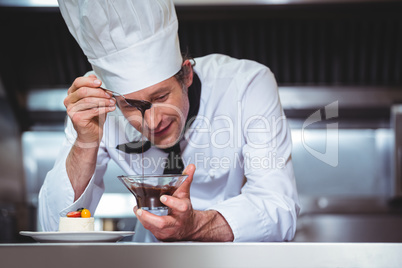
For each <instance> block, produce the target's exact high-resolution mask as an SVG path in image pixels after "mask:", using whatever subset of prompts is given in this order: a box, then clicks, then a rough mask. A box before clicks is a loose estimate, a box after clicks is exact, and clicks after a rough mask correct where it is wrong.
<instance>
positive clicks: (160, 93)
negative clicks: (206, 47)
mask: <svg viewBox="0 0 402 268" xmlns="http://www.w3.org/2000/svg"><path fill="white" fill-rule="evenodd" d="M187 80H189V79H187ZM191 83H192V74H191V81H190V82H189V83H188V82H186V84H185V87H184V88H183V86H182V85H181V84H180V83H179V82H178V81H177V79H176V78H175V77H171V78H169V79H167V80H165V81H162V82H160V83H158V84H156V85H153V86H150V87H148V88H145V89H142V90H140V91H137V92H134V93H130V94H127V95H124V96H125V97H126V98H127V99H135V100H146V101H149V102H151V103H152V107H151V109H149V110H146V111H145V115H144V126H142V116H141V113H140V111H138V109H137V108H134V107H131V106H129V105H128V104H127V103H126V102H125V101H124V99H123V98H122V97H116V99H117V102H118V105H119V107H120V110H121V111H122V113H123V115H124V116H125V117H126V118H127V120H128V121H129V122H130V124H131V125H132V126H134V127H135V128H136V129H137V130H138V131H140V132H142V133H143V134H144V135H145V136H146V137H147V139H148V140H150V141H151V142H152V143H153V144H155V145H156V146H158V147H160V148H168V147H171V146H173V145H174V144H175V143H176V142H177V141H178V138H179V137H180V134H181V132H182V130H183V128H184V126H185V122H186V119H187V115H188V111H189V101H188V95H187V90H188V86H190V85H191ZM142 127H143V129H142Z"/></svg>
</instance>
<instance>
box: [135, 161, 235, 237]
mask: <svg viewBox="0 0 402 268" xmlns="http://www.w3.org/2000/svg"><path fill="white" fill-rule="evenodd" d="M194 172H195V166H194V165H193V164H190V165H188V166H187V168H186V169H185V171H184V172H183V174H185V175H188V178H187V179H186V180H185V181H184V182H183V184H182V185H181V186H180V187H179V188H178V189H177V190H176V191H175V193H174V194H173V196H168V195H163V196H161V202H162V203H163V204H165V205H166V206H168V207H169V208H170V210H171V211H170V213H169V215H167V216H156V215H154V214H152V213H150V212H148V211H145V210H142V209H137V207H135V208H134V213H135V214H136V215H137V218H138V220H139V221H140V222H141V223H142V225H143V226H144V227H145V228H146V229H148V230H150V231H151V232H152V233H153V235H154V236H155V237H156V238H157V239H158V240H161V241H211V242H212V241H222V242H224V241H233V239H234V236H233V232H232V229H231V228H230V226H229V224H228V223H227V222H226V220H225V218H223V216H222V215H221V214H219V213H218V212H217V211H214V210H207V211H199V210H194V209H193V207H192V205H191V200H190V186H191V182H192V181H193V176H194Z"/></svg>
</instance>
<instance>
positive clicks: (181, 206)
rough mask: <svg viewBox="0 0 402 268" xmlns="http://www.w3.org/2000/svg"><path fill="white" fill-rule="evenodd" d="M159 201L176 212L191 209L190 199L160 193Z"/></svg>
mask: <svg viewBox="0 0 402 268" xmlns="http://www.w3.org/2000/svg"><path fill="white" fill-rule="evenodd" d="M160 201H161V202H162V203H163V204H164V205H166V206H168V207H169V208H171V209H172V210H173V211H175V213H176V212H181V213H185V212H189V211H191V210H192V209H193V207H192V205H191V201H190V199H180V198H177V197H174V196H169V195H162V196H161V197H160Z"/></svg>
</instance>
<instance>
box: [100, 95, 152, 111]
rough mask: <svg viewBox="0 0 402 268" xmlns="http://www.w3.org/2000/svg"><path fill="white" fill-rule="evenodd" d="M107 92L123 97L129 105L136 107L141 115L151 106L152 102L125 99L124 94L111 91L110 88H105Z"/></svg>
mask: <svg viewBox="0 0 402 268" xmlns="http://www.w3.org/2000/svg"><path fill="white" fill-rule="evenodd" d="M107 91H108V92H110V93H112V94H113V96H115V97H116V96H121V97H123V99H124V101H125V102H126V103H127V104H128V105H130V106H131V107H134V108H137V109H138V110H139V111H140V112H141V113H142V115H144V113H145V111H146V110H148V109H150V108H151V107H152V103H150V102H149V101H145V100H133V99H127V98H126V97H124V95H122V94H120V93H117V92H115V91H111V90H107Z"/></svg>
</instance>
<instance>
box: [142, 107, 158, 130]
mask: <svg viewBox="0 0 402 268" xmlns="http://www.w3.org/2000/svg"><path fill="white" fill-rule="evenodd" d="M144 121H145V125H146V128H147V129H148V131H149V132H153V131H155V130H157V129H158V126H159V125H160V123H161V121H162V115H161V114H160V113H159V112H158V109H157V107H155V106H152V107H151V108H150V109H149V110H146V111H145V113H144Z"/></svg>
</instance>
